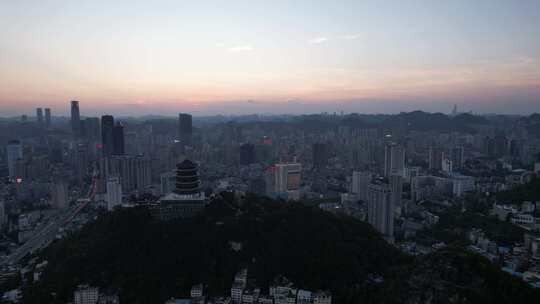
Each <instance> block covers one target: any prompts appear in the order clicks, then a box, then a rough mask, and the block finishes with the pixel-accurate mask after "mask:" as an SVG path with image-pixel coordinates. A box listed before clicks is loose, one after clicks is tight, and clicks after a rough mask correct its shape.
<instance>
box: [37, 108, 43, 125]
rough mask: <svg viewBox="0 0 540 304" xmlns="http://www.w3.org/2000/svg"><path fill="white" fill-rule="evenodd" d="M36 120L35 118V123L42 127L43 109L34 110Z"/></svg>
mask: <svg viewBox="0 0 540 304" xmlns="http://www.w3.org/2000/svg"><path fill="white" fill-rule="evenodd" d="M36 118H37V123H38V124H39V125H43V109H42V108H37V109H36Z"/></svg>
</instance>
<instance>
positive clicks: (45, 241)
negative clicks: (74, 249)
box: [0, 173, 98, 267]
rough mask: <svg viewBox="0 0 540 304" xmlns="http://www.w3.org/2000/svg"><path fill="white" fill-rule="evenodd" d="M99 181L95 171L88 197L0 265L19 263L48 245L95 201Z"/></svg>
mask: <svg viewBox="0 0 540 304" xmlns="http://www.w3.org/2000/svg"><path fill="white" fill-rule="evenodd" d="M97 181H98V179H97V174H96V173H94V177H93V178H92V183H91V185H90V188H89V190H88V194H87V196H86V199H85V200H83V201H81V202H79V203H78V204H75V205H73V206H70V207H69V208H68V209H66V210H64V211H62V212H60V213H59V214H57V215H55V216H54V217H53V218H52V219H51V220H50V221H49V223H48V224H47V225H46V226H45V227H44V228H43V229H41V231H39V232H38V233H36V234H35V235H34V236H32V237H31V238H30V239H29V240H28V241H26V243H24V244H23V245H22V246H20V247H19V248H17V249H16V250H15V251H14V252H12V253H11V254H10V255H9V256H8V257H7V258H6V259H4V260H3V261H2V262H0V267H3V266H7V265H13V264H17V263H18V262H19V261H20V260H21V259H22V258H24V257H25V256H26V255H28V254H30V253H33V252H35V251H37V250H39V249H42V248H45V247H47V246H48V245H49V244H50V243H51V242H52V241H53V240H54V238H55V237H56V234H57V233H58V230H59V229H60V228H62V227H64V226H66V225H67V224H69V223H70V222H71V221H72V220H73V219H74V218H75V217H76V216H77V214H79V212H81V210H83V209H84V207H86V206H88V204H90V203H91V202H92V201H93V199H94V196H95V194H96V189H97Z"/></svg>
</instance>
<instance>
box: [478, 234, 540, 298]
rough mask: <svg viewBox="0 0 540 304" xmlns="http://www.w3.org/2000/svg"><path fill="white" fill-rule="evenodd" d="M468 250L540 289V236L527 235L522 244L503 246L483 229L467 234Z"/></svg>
mask: <svg viewBox="0 0 540 304" xmlns="http://www.w3.org/2000/svg"><path fill="white" fill-rule="evenodd" d="M467 239H468V241H469V242H470V245H469V246H468V249H469V250H471V251H473V252H476V253H479V254H481V255H482V256H484V257H486V258H487V259H489V260H490V261H491V262H493V263H496V264H497V265H500V266H501V268H502V270H503V271H506V272H508V273H510V274H512V275H513V276H516V277H519V278H521V279H523V280H524V281H525V282H527V283H529V284H530V285H531V286H533V287H536V288H540V235H539V234H532V233H525V234H524V240H523V242H522V243H516V244H512V245H510V246H501V245H499V244H497V242H495V241H494V240H491V239H490V238H488V237H487V236H486V234H485V233H484V231H482V230H481V229H477V228H474V229H471V230H470V231H469V232H468V233H467Z"/></svg>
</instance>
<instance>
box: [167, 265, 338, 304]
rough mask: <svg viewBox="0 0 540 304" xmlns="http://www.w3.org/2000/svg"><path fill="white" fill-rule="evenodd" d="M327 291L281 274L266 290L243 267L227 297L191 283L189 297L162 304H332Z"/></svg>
mask: <svg viewBox="0 0 540 304" xmlns="http://www.w3.org/2000/svg"><path fill="white" fill-rule="evenodd" d="M331 303H332V294H331V293H330V292H328V291H316V292H312V291H309V290H304V289H299V288H296V287H295V286H294V284H293V283H291V282H290V281H289V280H287V279H286V278H284V277H278V278H276V280H274V283H273V284H272V285H271V286H270V287H269V289H268V293H263V292H262V289H261V288H260V287H258V286H256V285H255V283H254V282H253V280H251V279H248V269H247V268H243V269H241V270H240V271H239V272H238V273H236V275H235V277H234V281H233V283H232V285H231V292H230V295H229V296H221V297H210V296H208V295H207V294H206V290H205V286H204V285H203V284H196V285H193V287H192V288H191V292H190V299H170V300H168V301H167V302H165V304H331Z"/></svg>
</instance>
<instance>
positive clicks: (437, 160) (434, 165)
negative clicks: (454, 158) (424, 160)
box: [429, 146, 444, 170]
mask: <svg viewBox="0 0 540 304" xmlns="http://www.w3.org/2000/svg"><path fill="white" fill-rule="evenodd" d="M443 157H444V152H443V151H442V150H441V149H439V148H436V147H433V146H431V147H429V169H430V170H441V169H442V161H443Z"/></svg>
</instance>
